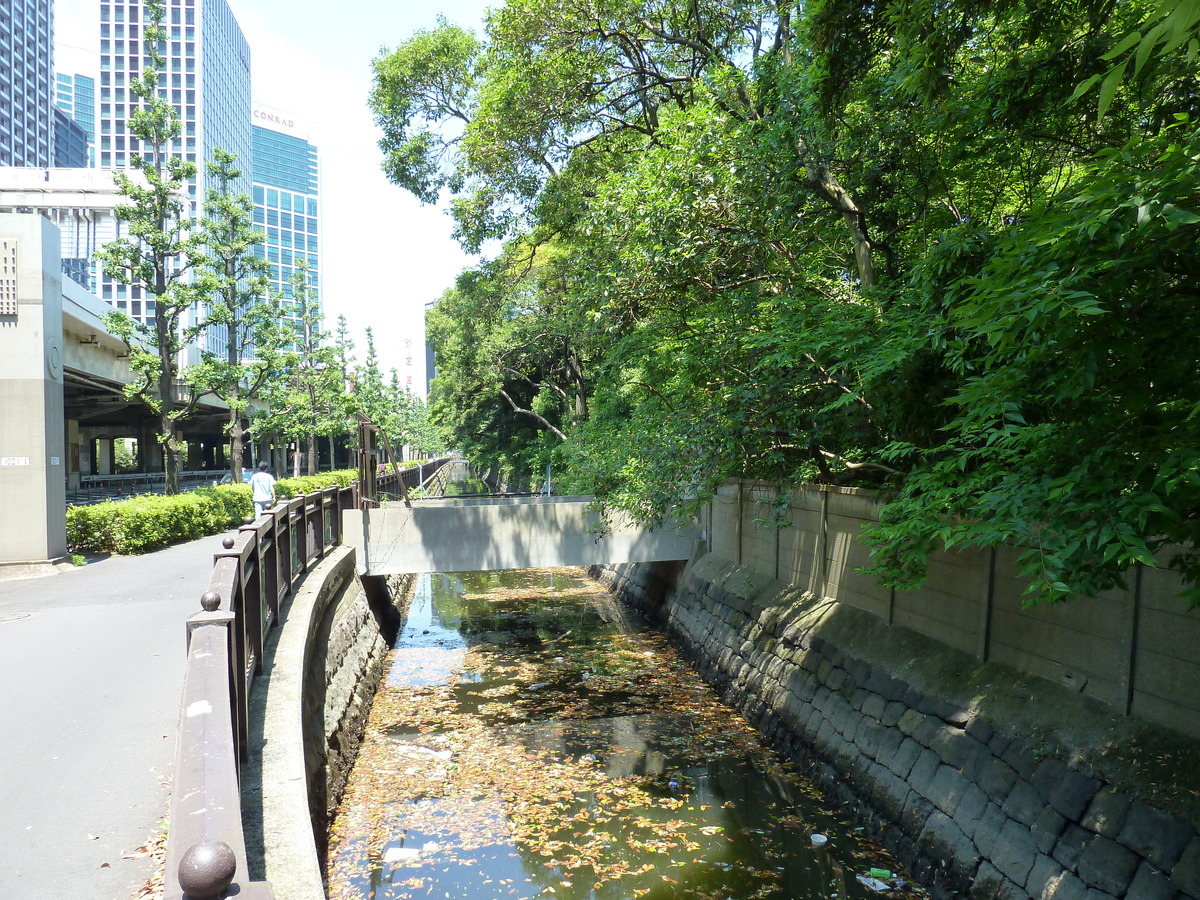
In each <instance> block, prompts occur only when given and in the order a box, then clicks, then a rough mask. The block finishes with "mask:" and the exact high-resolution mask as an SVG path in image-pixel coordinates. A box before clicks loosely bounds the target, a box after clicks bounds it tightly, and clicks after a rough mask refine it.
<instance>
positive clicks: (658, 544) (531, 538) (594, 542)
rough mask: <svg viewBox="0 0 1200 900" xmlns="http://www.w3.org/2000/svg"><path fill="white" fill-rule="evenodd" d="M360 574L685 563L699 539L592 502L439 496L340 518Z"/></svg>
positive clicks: (689, 529) (679, 527)
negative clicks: (648, 524) (604, 510)
mask: <svg viewBox="0 0 1200 900" xmlns="http://www.w3.org/2000/svg"><path fill="white" fill-rule="evenodd" d="M343 527H344V529H345V530H344V540H345V542H346V543H347V544H349V545H350V546H352V547H354V548H355V550H356V552H357V558H358V570H359V574H360V575H402V574H408V573H417V572H482V571H493V570H499V569H533V568H542V567H545V566H588V565H607V564H610V563H627V562H659V561H666V560H686V559H688V558H689V557H690V556H691V554H692V548H693V546H694V545H695V542H696V541H697V540H698V539H700V538H701V537H702V533H701V531H700V530H699V529H698V528H696V527H695V526H693V525H691V524H687V523H683V522H678V521H670V522H666V523H664V524H663V525H662V526H661V527H659V528H654V529H648V528H644V527H642V526H640V525H638V524H637V523H635V522H633V521H632V520H631V519H630V518H629V517H627V516H625V515H623V514H619V513H613V512H610V513H609V514H608V515H607V516H606V517H602V516H601V514H600V512H599V511H598V510H597V509H596V508H595V505H594V503H593V502H592V499H591V498H590V497H516V498H497V497H481V498H452V497H451V498H441V499H431V500H415V501H413V502H412V505H411V506H405V505H404V504H403V503H386V504H383V505H382V506H380V507H378V508H373V509H367V510H357V509H356V510H347V511H346V512H344V513H343Z"/></svg>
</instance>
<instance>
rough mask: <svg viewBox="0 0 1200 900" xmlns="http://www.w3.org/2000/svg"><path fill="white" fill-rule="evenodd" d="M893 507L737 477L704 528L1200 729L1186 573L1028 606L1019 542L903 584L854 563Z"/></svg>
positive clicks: (833, 589) (936, 626)
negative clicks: (863, 533) (870, 530)
mask: <svg viewBox="0 0 1200 900" xmlns="http://www.w3.org/2000/svg"><path fill="white" fill-rule="evenodd" d="M880 506H881V500H880V499H879V496H878V494H877V493H876V492H875V491H870V490H864V489H858V488H839V487H819V486H800V487H783V486H780V485H777V484H768V483H764V482H753V481H735V482H730V483H727V484H725V485H723V486H722V487H721V488H720V489H719V490H718V491H717V494H716V496H715V498H714V500H713V502H712V504H711V506H710V507H709V508H708V511H707V517H706V518H707V521H705V522H704V525H705V526H706V527H707V528H708V530H709V536H710V538H709V540H710V548H711V549H712V551H713V552H714V553H717V554H719V555H721V556H723V557H724V558H726V559H728V560H730V561H732V562H735V563H745V564H747V565H751V566H753V567H754V568H755V569H756V570H758V571H759V572H762V573H764V574H766V575H769V576H772V577H774V578H777V579H779V580H780V581H782V582H785V583H790V584H793V585H796V586H797V587H799V588H802V589H803V590H806V591H810V592H811V593H813V594H814V595H816V596H818V597H826V598H829V599H831V600H836V601H838V602H839V603H843V604H846V605H848V606H853V607H856V608H858V609H862V610H864V611H866V612H869V613H872V614H874V615H875V616H877V617H879V618H880V619H882V620H883V621H884V622H886V623H888V624H894V625H902V626H904V627H906V628H910V629H912V630H913V631H916V632H918V633H920V634H924V635H926V636H928V637H930V638H933V639H934V640H935V641H938V642H939V643H942V644H945V645H947V646H949V647H953V648H955V649H957V650H961V651H963V652H964V653H967V654H970V655H971V656H974V657H975V658H976V659H978V660H983V661H995V662H999V663H1004V664H1005V665H1008V666H1011V667H1013V668H1014V669H1017V670H1019V671H1021V672H1024V673H1027V674H1030V675H1039V676H1043V677H1045V678H1048V679H1050V680H1052V681H1054V682H1056V683H1058V684H1060V685H1061V686H1063V687H1066V688H1068V689H1070V690H1074V691H1078V692H1080V693H1083V694H1085V695H1088V696H1090V697H1094V698H1096V699H1098V700H1100V701H1102V702H1104V703H1106V704H1108V705H1109V706H1111V707H1112V708H1113V709H1115V710H1116V711H1118V712H1120V713H1122V714H1127V715H1133V716H1137V717H1139V718H1142V719H1145V720H1146V721H1149V722H1155V723H1158V724H1160V725H1165V726H1167V727H1169V728H1173V729H1175V730H1177V731H1181V732H1183V733H1185V734H1188V735H1191V736H1192V737H1200V657H1198V656H1197V654H1196V653H1195V648H1196V647H1197V646H1200V611H1190V610H1189V609H1188V606H1187V603H1186V602H1185V601H1184V600H1182V599H1181V598H1180V597H1179V596H1178V592H1179V590H1180V588H1181V587H1182V581H1181V578H1180V576H1179V575H1178V573H1175V572H1172V571H1171V570H1170V569H1169V568H1166V567H1165V566H1164V567H1162V568H1147V567H1141V568H1140V569H1139V570H1138V571H1137V572H1136V573H1135V574H1134V576H1133V577H1132V578H1131V579H1130V581H1131V582H1132V584H1131V586H1130V589H1129V590H1126V591H1109V592H1107V593H1105V594H1102V595H1101V596H1098V597H1080V598H1076V599H1075V600H1073V601H1071V602H1069V603H1063V604H1059V605H1057V606H1053V607H1047V606H1038V607H1030V608H1026V607H1025V606H1024V605H1023V603H1024V597H1025V594H1024V592H1025V586H1026V582H1025V581H1024V580H1023V579H1022V578H1021V577H1020V575H1019V572H1018V567H1017V565H1016V556H1017V553H1016V551H1015V550H1010V549H1007V548H1000V549H999V550H995V551H983V550H963V551H958V552H945V551H942V552H938V553H936V554H933V555H932V556H931V558H930V563H929V577H928V579H927V581H926V582H925V584H924V586H922V587H921V588H919V589H916V590H911V591H909V590H893V589H890V588H887V587H883V586H882V585H880V584H879V583H878V582H877V581H876V580H875V579H873V578H871V577H869V576H865V575H860V574H857V572H856V571H855V570H856V569H857V568H859V567H861V566H863V565H865V564H866V563H867V562H868V552H869V551H868V548H867V546H866V545H865V544H864V543H863V542H862V541H861V539H860V537H859V532H860V530H861V528H862V526H863V525H864V524H867V523H868V522H872V521H875V520H876V518H877V516H878V511H879V508H880ZM1166 556H1169V554H1164V557H1166Z"/></svg>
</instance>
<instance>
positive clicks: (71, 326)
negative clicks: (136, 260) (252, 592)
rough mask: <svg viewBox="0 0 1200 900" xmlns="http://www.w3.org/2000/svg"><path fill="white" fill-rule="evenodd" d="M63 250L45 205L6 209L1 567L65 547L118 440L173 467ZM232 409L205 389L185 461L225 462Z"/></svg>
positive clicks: (0, 263) (190, 424) (100, 311)
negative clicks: (71, 522)
mask: <svg viewBox="0 0 1200 900" xmlns="http://www.w3.org/2000/svg"><path fill="white" fill-rule="evenodd" d="M4 197H5V198H6V199H9V200H11V199H12V198H11V197H10V196H9V195H7V194H5V195H4ZM62 254H63V241H62V234H61V232H60V229H59V227H58V226H57V225H56V224H55V223H54V222H53V221H51V219H50V218H48V217H47V216H46V215H43V214H39V213H36V212H22V213H12V212H9V213H0V412H2V419H0V497H2V498H3V503H2V504H0V566H5V565H9V566H11V565H21V566H25V565H30V564H32V565H40V566H45V564H46V563H47V562H49V561H53V560H56V559H60V558H62V557H63V556H64V555H65V554H66V526H65V520H64V510H65V496H66V491H67V489H68V488H76V487H78V486H79V483H80V480H81V479H83V478H86V477H88V476H89V475H106V474H113V473H115V471H116V469H115V459H114V442H115V441H117V440H119V439H122V438H132V439H135V440H136V441H137V442H138V448H139V460H138V467H139V468H140V469H141V470H142V471H147V472H155V471H162V456H161V453H160V451H159V447H158V442H157V439H156V437H155V435H156V433H157V431H158V422H157V418H156V417H155V416H154V415H153V414H152V413H151V412H150V410H148V409H147V408H146V407H145V406H144V405H143V404H141V403H137V402H133V401H130V400H128V399H126V398H125V395H124V386H125V384H127V383H128V382H130V381H131V380H132V378H133V373H132V372H131V371H130V368H129V361H128V358H127V356H126V351H127V348H126V346H125V344H124V343H123V342H122V341H120V340H118V339H117V338H115V337H113V336H112V335H110V334H109V333H108V332H107V331H106V330H105V328H104V323H103V317H104V315H105V314H106V313H108V312H110V311H111V307H110V306H109V305H108V304H107V303H105V302H104V301H102V300H100V299H99V298H97V297H96V296H95V295H94V294H92V293H91V292H90V291H88V290H86V289H85V288H84V287H82V286H81V285H79V284H77V283H76V282H75V281H73V280H72V279H71V278H68V277H66V276H65V275H64V274H63V265H62V261H63V256H62ZM184 389H185V388H184ZM227 415H228V409H227V407H226V406H225V405H224V404H223V403H221V402H220V401H218V400H216V399H215V398H206V399H205V401H204V402H202V403H201V404H200V405H199V406H198V409H197V415H196V416H195V417H193V418H191V419H190V420H188V421H186V422H185V423H184V425H183V427H182V432H183V437H184V438H185V440H187V441H188V443H189V453H188V458H187V459H186V460H185V461H184V468H187V469H200V468H202V467H206V468H210V469H213V470H217V471H219V470H220V469H221V468H223V467H224V464H225V457H224V446H225V438H224V436H223V432H222V427H223V425H224V423H225V420H226V417H227Z"/></svg>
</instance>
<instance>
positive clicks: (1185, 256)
mask: <svg viewBox="0 0 1200 900" xmlns="http://www.w3.org/2000/svg"><path fill="white" fill-rule="evenodd" d="M1193 13H1194V4H1187V3H1180V2H1177V0H1116V2H1111V3H1094V2H1089V0H1068V2H1065V3H1064V2H1046V0H1037V2H1030V3H1020V4H1016V3H990V4H980V3H976V2H973V0H950V2H944V0H917V2H912V0H887V2H882V3H879V2H866V0H814V2H811V3H806V4H804V5H803V6H802V7H798V8H795V9H793V7H792V6H790V5H788V4H777V3H773V2H772V3H763V2H741V3H720V4H718V3H715V2H713V3H708V2H704V0H701V2H699V3H696V2H686V3H685V2H675V0H666V2H655V3H650V2H648V0H613V2H605V3H600V4H594V3H593V4H582V5H579V4H576V5H575V6H572V7H570V8H569V9H567V8H565V7H564V6H563V5H562V4H560V3H556V2H552V0H510V2H508V3H507V4H505V5H504V6H503V7H501V8H500V9H498V10H496V11H495V12H494V14H493V15H492V16H491V18H489V20H488V30H487V33H486V34H485V35H484V37H483V38H479V39H476V38H474V37H473V36H470V35H466V34H465V33H464V32H461V31H458V30H455V29H452V28H451V27H450V26H447V25H445V24H444V23H443V24H442V25H441V26H440V27H439V28H438V29H436V30H434V31H432V32H428V33H420V34H418V35H416V36H414V38H413V39H412V40H411V41H409V42H406V43H404V44H402V45H401V46H400V47H399V48H398V49H397V50H396V51H395V52H394V53H391V54H386V55H385V56H383V57H381V58H380V59H379V60H377V61H376V64H375V65H376V88H375V92H374V94H373V95H372V105H373V109H374V110H375V112H376V114H377V116H378V117H379V119H380V122H381V125H383V127H384V141H383V149H384V150H385V153H388V157H387V171H388V174H389V176H390V177H392V178H393V180H395V181H397V183H400V184H402V185H405V186H407V187H410V189H415V190H414V192H416V193H417V194H418V196H420V197H421V198H422V199H423V200H425V201H426V202H429V201H432V200H434V199H436V198H437V197H439V196H446V197H447V198H448V199H449V201H450V205H451V208H452V211H453V213H454V215H455V218H456V221H457V225H458V234H459V236H460V239H461V240H462V241H463V242H464V244H465V245H466V246H467V247H469V248H478V247H480V246H482V245H483V244H484V242H485V241H486V240H488V239H490V238H500V239H501V240H503V246H502V249H501V250H500V252H499V253H498V254H497V255H496V257H495V258H494V259H492V260H489V261H485V262H484V263H482V264H480V265H479V266H477V267H475V268H473V269H472V270H469V271H467V272H465V273H463V275H462V276H460V278H459V280H458V282H457V284H456V286H455V288H454V289H452V290H451V291H448V292H447V293H446V294H445V295H444V296H443V298H442V299H441V300H440V301H439V303H438V304H437V307H435V309H434V311H433V313H432V314H431V315H430V328H429V330H430V335H431V340H432V342H433V344H434V347H435V350H436V352H437V354H438V377H437V379H435V381H434V384H433V391H432V394H431V408H432V414H433V416H434V418H435V420H436V421H437V422H439V423H441V424H442V426H443V427H444V428H446V429H447V430H448V432H449V433H450V434H451V435H452V440H453V442H454V443H455V445H456V446H458V447H460V448H461V449H462V450H463V451H464V452H466V453H468V454H470V455H472V456H473V457H474V458H476V459H477V461H479V462H480V463H481V464H484V465H495V466H497V467H500V468H508V469H509V470H510V471H515V472H522V471H527V470H528V469H529V468H531V467H532V466H534V465H536V464H537V463H538V462H539V461H542V460H544V459H545V458H547V457H548V456H549V455H551V454H554V455H555V458H556V459H558V460H560V462H562V463H565V465H556V471H558V472H560V473H563V476H562V477H563V478H564V479H565V480H567V481H568V482H569V483H570V484H571V486H572V487H573V488H575V489H579V490H584V491H591V492H594V493H595V494H596V495H597V496H598V497H600V498H601V499H602V500H604V501H606V502H614V503H617V504H619V505H621V506H623V507H625V508H627V509H629V510H631V511H633V512H635V513H636V514H638V515H639V516H641V517H642V518H644V519H647V520H654V519H656V518H659V517H661V516H662V515H663V514H664V513H665V512H666V511H668V510H671V509H678V508H679V507H680V506H681V505H682V506H683V508H684V509H685V510H686V509H687V508H688V504H689V503H690V504H699V503H703V502H704V501H705V500H706V499H707V496H708V494H709V489H710V488H711V487H712V486H713V485H714V484H716V483H718V482H719V481H721V480H722V479H724V478H728V477H731V476H736V475H747V476H751V477H757V478H766V479H771V480H795V479H806V478H811V479H815V480H818V481H822V482H827V483H828V482H833V483H847V482H853V481H867V480H872V481H878V480H880V479H886V480H888V481H889V482H890V485H891V487H892V489H893V493H892V494H891V495H890V500H891V502H890V503H889V504H888V505H887V507H886V508H885V512H884V518H883V522H882V524H881V526H880V527H879V528H878V529H875V530H874V538H875V540H876V541H877V542H878V554H877V557H876V565H875V568H874V571H875V572H876V573H877V574H880V575H881V576H883V577H884V578H886V579H887V580H889V581H890V582H892V583H897V584H901V585H911V584H913V583H915V581H916V580H918V579H919V577H920V572H921V570H922V567H923V565H924V559H925V557H926V555H927V553H928V552H929V551H930V550H932V549H934V548H935V547H940V546H945V545H950V546H954V545H958V544H964V543H965V544H971V545H975V546H994V545H995V544H997V543H999V542H1002V541H1011V542H1015V543H1017V544H1019V545H1021V546H1022V547H1024V548H1027V551H1028V552H1027V553H1026V555H1025V560H1026V566H1027V571H1028V574H1029V575H1030V576H1031V578H1032V583H1033V592H1032V594H1031V597H1032V598H1034V599H1038V600H1046V601H1053V600H1056V599H1062V598H1064V597H1067V596H1069V595H1071V594H1072V593H1074V592H1084V593H1094V592H1095V591H1097V590H1101V589H1103V588H1104V587H1106V586H1111V585H1112V584H1114V583H1116V582H1117V581H1119V580H1120V579H1121V577H1122V576H1123V573H1125V572H1127V571H1128V570H1129V568H1130V567H1131V566H1133V565H1136V564H1139V563H1140V564H1152V563H1153V562H1154V561H1155V557H1154V555H1153V554H1154V553H1155V552H1156V551H1158V550H1162V549H1163V548H1165V547H1166V546H1167V545H1168V544H1169V543H1175V542H1183V544H1184V546H1185V547H1191V546H1194V541H1195V539H1196V537H1200V535H1197V534H1195V533H1194V532H1193V529H1194V527H1195V526H1194V524H1193V523H1195V522H1196V521H1197V517H1196V510H1197V507H1198V506H1200V503H1198V501H1200V496H1197V495H1196V493H1195V491H1196V487H1195V486H1196V485H1197V484H1200V458H1197V456H1196V454H1195V452H1194V447H1195V446H1197V444H1200V425H1198V424H1197V423H1198V422H1200V419H1198V418H1197V415H1196V408H1195V404H1194V400H1193V399H1192V396H1191V392H1189V388H1188V386H1187V375H1186V373H1187V372H1188V371H1190V370H1192V369H1194V360H1193V359H1192V356H1193V355H1194V354H1189V353H1188V352H1186V351H1184V350H1181V348H1184V347H1188V346H1191V343H1192V341H1193V338H1194V334H1193V331H1194V327H1195V323H1194V322H1193V318H1194V317H1193V316H1192V315H1191V306H1192V305H1193V304H1191V303H1189V299H1190V298H1191V297H1192V296H1193V295H1194V293H1195V291H1196V276H1197V274H1198V273H1200V258H1198V256H1197V254H1198V252H1200V251H1197V249H1196V248H1197V246H1198V244H1197V242H1196V236H1197V234H1196V232H1197V228H1198V227H1200V197H1197V194H1196V188H1195V186H1196V184H1197V179H1196V171H1195V168H1194V163H1193V162H1192V160H1194V159H1196V158H1197V154H1196V152H1195V151H1196V147H1197V143H1198V140H1200V139H1198V137H1197V128H1196V125H1195V122H1196V116H1197V115H1198V114H1200V110H1198V109H1197V108H1196V107H1197V101H1196V98H1197V96H1200V92H1198V91H1197V81H1198V79H1197V74H1198V73H1197V51H1196V48H1197V47H1198V46H1200V41H1198V40H1197V27H1198V25H1197V23H1198V22H1200V17H1197V16H1196V15H1194V14H1193ZM1184 47H1188V48H1189V49H1188V51H1187V52H1183V48H1184ZM1114 73H1115V74H1114ZM1077 86H1078V87H1077ZM1093 92H1094V93H1093ZM1094 100H1095V102H1093V101H1094ZM1097 113H1102V115H1098V114H1097ZM1175 336H1178V337H1179V340H1178V341H1176V340H1175V339H1174V338H1175ZM572 359H574V360H575V361H576V362H577V363H578V365H577V366H576V373H577V374H579V375H581V377H578V378H575V377H574V376H573V375H572V373H571V367H570V361H571V360H572ZM506 395H507V399H506ZM572 395H575V396H576V397H578V398H579V399H581V400H582V403H580V404H577V405H573V404H572V403H571V402H569V400H570V399H572ZM1182 561H1183V564H1184V566H1185V568H1186V570H1187V571H1188V572H1189V573H1193V574H1196V573H1200V559H1198V558H1197V557H1196V555H1195V552H1194V551H1192V550H1186V549H1185V551H1184V554H1183V560H1182Z"/></svg>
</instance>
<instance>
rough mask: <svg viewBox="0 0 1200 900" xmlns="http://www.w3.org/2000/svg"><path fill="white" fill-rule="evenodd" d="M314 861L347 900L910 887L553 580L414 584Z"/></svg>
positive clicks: (627, 636) (576, 583)
mask: <svg viewBox="0 0 1200 900" xmlns="http://www.w3.org/2000/svg"><path fill="white" fill-rule="evenodd" d="M815 834H819V835H823V836H827V839H828V840H827V843H826V844H825V845H824V846H822V847H816V846H814V840H813V835H815ZM818 842H819V839H818ZM328 868H329V893H330V897H332V898H341V900H349V898H376V900H392V898H395V900H400V898H418V897H420V898H425V897H432V898H472V900H484V898H508V897H512V898H535V897H536V898H562V900H584V898H597V900H599V898H603V900H625V898H637V897H648V898H653V900H665V898H675V897H690V898H712V900H750V898H788V900H800V898H825V900H829V898H834V897H837V898H846V897H851V898H854V897H887V896H892V897H899V896H904V897H911V896H920V895H921V894H922V892H921V891H920V890H919V889H918V888H916V887H914V886H912V885H909V884H906V883H905V882H906V878H905V876H904V875H902V874H889V875H887V876H884V875H883V873H881V872H878V871H877V872H875V874H874V877H873V876H872V872H871V870H872V869H886V870H889V873H892V872H894V871H895V870H896V869H897V866H896V864H895V863H894V862H893V861H892V860H890V859H889V858H888V857H887V856H886V854H884V853H883V852H882V851H881V850H879V848H876V847H873V846H871V845H870V844H869V843H867V842H865V841H864V840H862V838H861V836H860V834H859V832H857V831H855V830H854V828H853V826H852V825H850V824H849V823H845V822H842V821H839V819H838V817H837V815H836V814H834V813H833V812H832V811H830V810H828V809H826V807H825V806H824V804H823V803H822V802H821V799H820V797H819V796H818V795H817V794H816V793H815V791H814V790H813V789H812V788H811V787H810V786H809V785H808V784H807V782H805V781H804V780H803V779H802V778H800V777H798V776H797V775H795V774H794V773H792V772H790V771H789V770H788V769H787V768H786V767H785V766H783V765H781V764H780V762H779V761H778V760H777V759H776V758H775V757H774V756H773V754H771V753H770V752H769V751H767V750H766V749H765V748H764V747H762V746H761V744H760V743H759V740H758V737H757V735H756V734H755V733H754V732H753V730H752V729H750V728H749V727H748V726H747V725H745V723H743V722H742V721H741V719H740V718H739V717H738V716H737V715H736V714H735V713H733V712H732V711H730V710H729V709H727V708H726V707H724V706H722V705H721V704H720V702H719V701H718V700H717V698H716V697H715V696H714V695H713V694H712V692H711V691H710V690H709V689H708V688H707V687H706V686H705V685H703V684H702V683H701V682H700V681H699V679H698V677H697V676H696V675H695V674H694V673H693V672H692V671H691V669H690V668H688V667H687V666H686V664H684V663H683V662H682V661H681V660H680V659H679V658H678V657H677V656H676V655H675V653H674V652H673V650H672V649H671V648H670V647H669V646H668V645H667V644H666V643H665V642H664V641H663V640H662V638H661V636H659V635H658V634H656V633H654V632H653V631H650V630H648V629H646V628H645V627H643V626H642V625H641V624H640V623H639V622H637V621H636V620H634V619H632V618H631V617H630V616H629V614H628V613H627V612H626V611H625V610H624V609H623V608H622V607H620V606H619V604H617V603H616V602H615V601H613V600H612V598H611V597H609V595H608V594H607V592H605V591H604V590H603V589H602V588H600V587H599V586H597V585H595V584H594V583H592V582H591V581H590V580H588V579H587V578H586V577H583V576H582V575H581V573H580V572H578V571H577V570H564V569H555V570H531V571H528V572H504V573H475V574H466V575H434V576H425V577H424V578H423V579H422V584H421V586H420V589H419V590H418V592H417V595H416V597H415V598H414V601H413V604H412V608H411V611H410V614H409V618H408V622H407V625H406V627H405V629H404V631H403V632H402V633H401V635H400V636H399V638H398V639H397V642H396V646H395V649H394V650H393V652H392V658H391V662H390V669H389V671H388V674H387V677H386V679H385V683H384V684H383V686H382V687H381V689H380V692H379V694H378V696H377V698H376V700H375V704H374V707H373V709H372V713H371V721H370V723H369V725H368V734H367V736H366V738H365V739H364V742H363V746H362V749H361V751H360V756H359V760H358V763H357V764H356V768H355V771H354V773H353V775H352V778H351V784H350V786H349V788H348V790H347V794H346V797H345V800H344V802H343V805H342V808H341V810H340V811H339V815H338V817H337V819H336V821H335V823H334V827H333V835H332V837H331V841H330V855H329V859H328Z"/></svg>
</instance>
